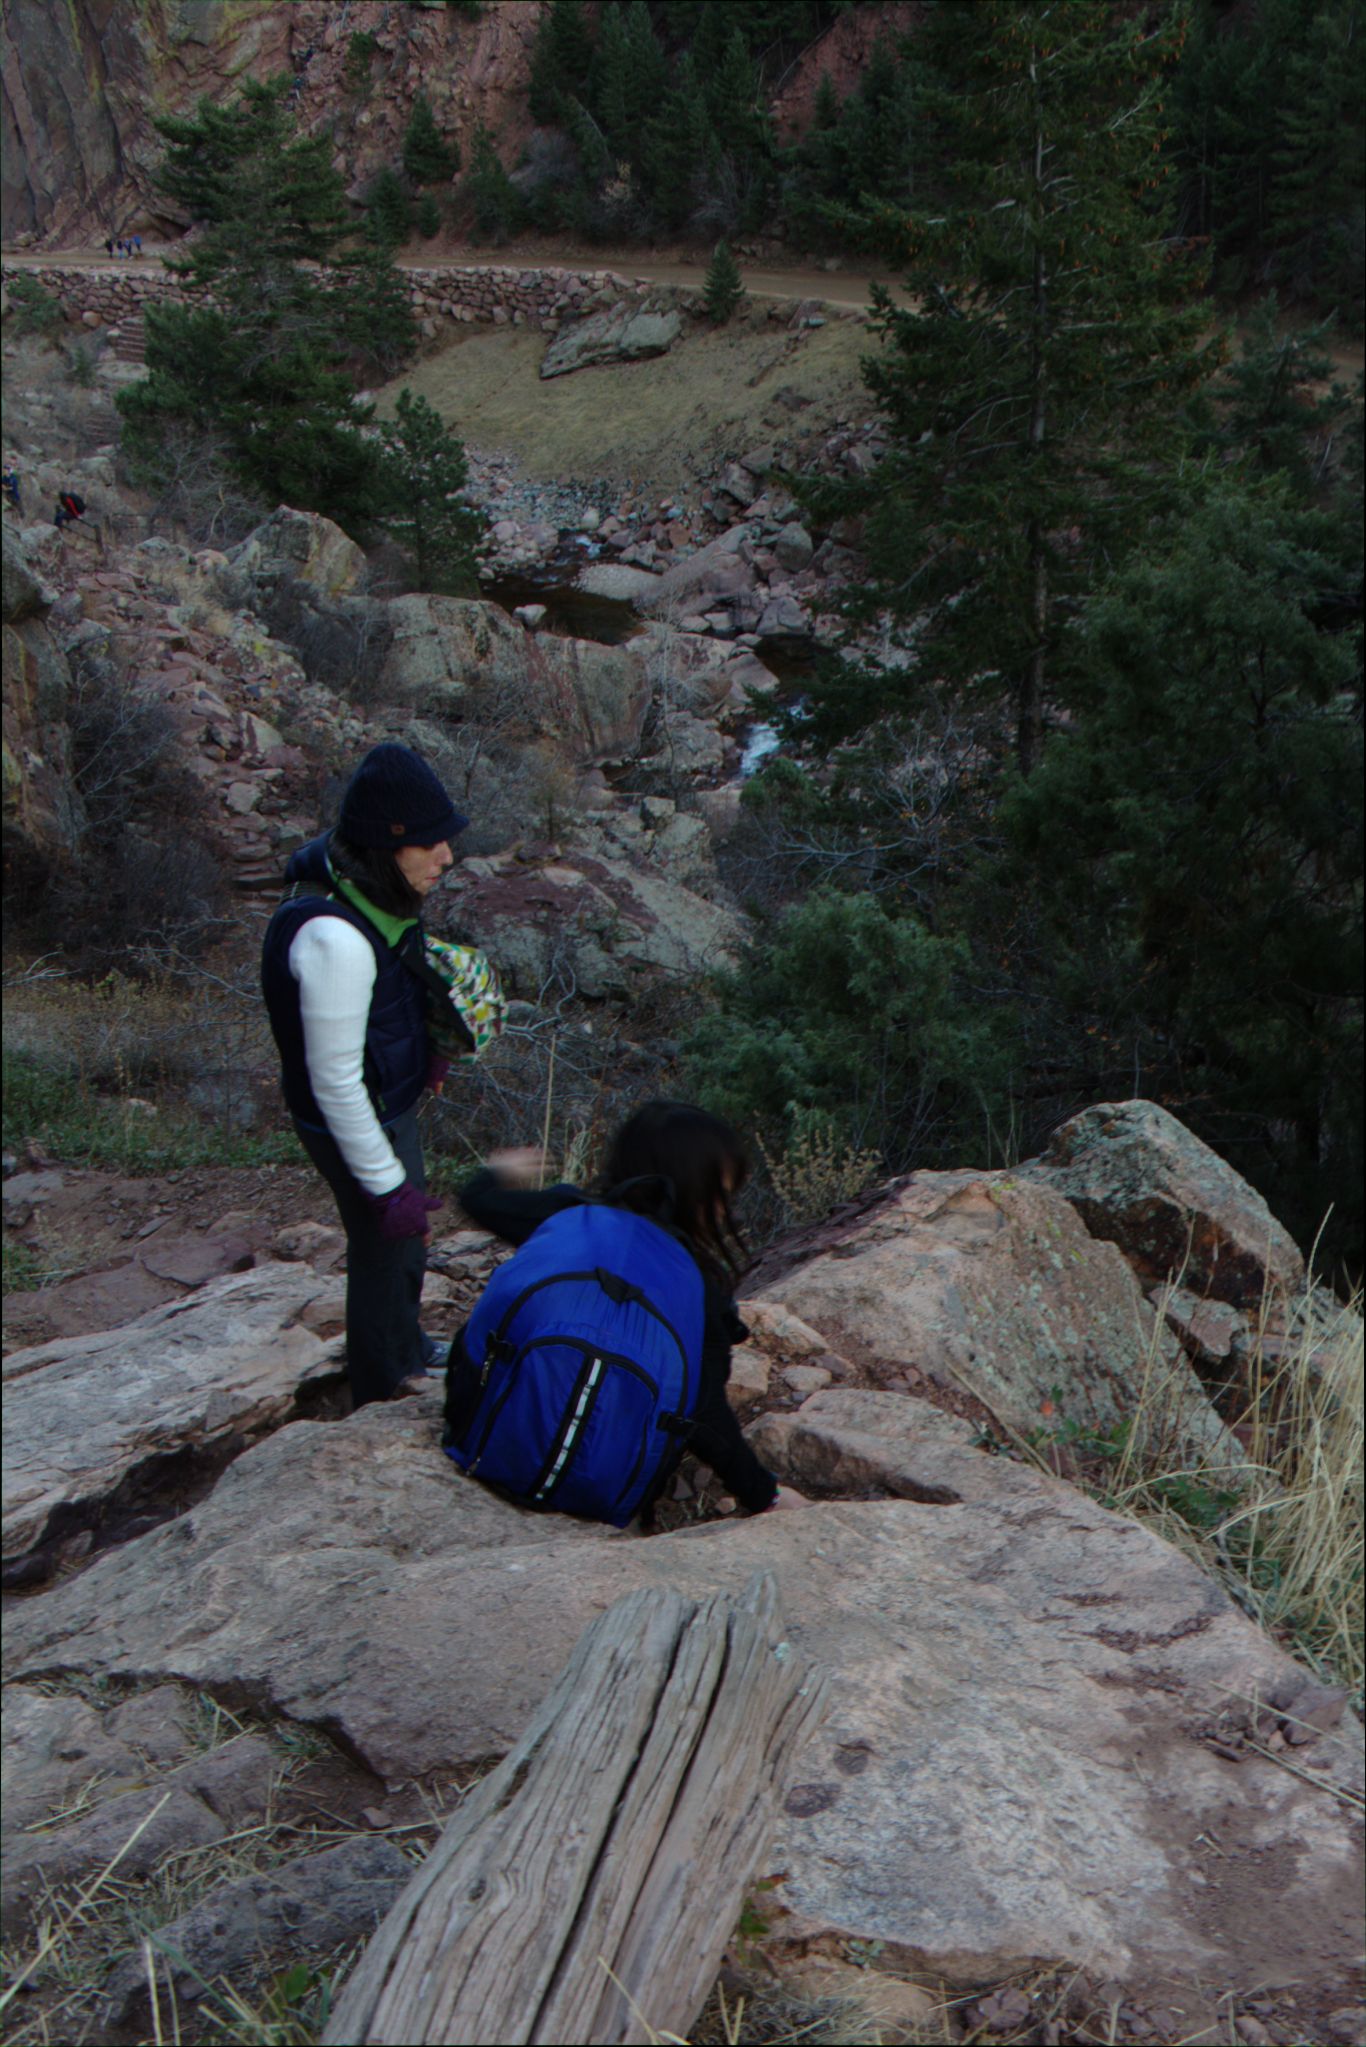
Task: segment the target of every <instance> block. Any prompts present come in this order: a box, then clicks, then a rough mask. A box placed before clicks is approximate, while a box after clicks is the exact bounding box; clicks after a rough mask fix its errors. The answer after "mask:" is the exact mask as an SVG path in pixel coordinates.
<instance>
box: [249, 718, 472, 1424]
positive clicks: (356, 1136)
mask: <svg viewBox="0 0 1366 2047" xmlns="http://www.w3.org/2000/svg"><path fill="white" fill-rule="evenodd" d="M467 822H468V819H466V818H463V817H461V816H460V815H459V813H458V812H457V810H456V808H455V806H454V804H453V803H452V802H451V800H450V797H449V796H448V795H447V794H446V791H445V790H444V789H443V788H442V786H441V783H440V782H439V780H438V779H437V777H436V775H435V774H433V772H432V770H431V769H430V768H429V767H428V766H427V763H426V762H425V761H424V760H423V759H422V758H421V757H420V755H418V754H416V753H413V752H412V751H411V750H410V749H409V748H408V747H406V746H397V745H393V744H386V745H384V746H377V747H374V748H373V749H372V750H371V751H370V752H369V753H368V754H367V755H366V756H365V759H364V760H363V761H362V762H361V764H360V766H359V767H358V768H357V769H356V772H355V774H354V775H353V776H352V778H351V781H350V783H349V784H348V785H347V789H346V793H345V795H344V796H343V798H342V805H341V813H340V816H339V818H338V821H337V827H336V830H335V831H333V832H331V833H324V834H323V835H322V836H321V837H320V838H317V839H313V840H311V841H310V843H309V844H308V845H306V846H301V847H300V848H299V850H298V851H297V852H296V853H295V854H294V855H293V856H292V857H291V859H290V862H289V865H288V867H287V868H286V870H285V879H286V881H287V882H289V883H290V884H292V886H291V888H290V890H289V893H288V895H287V896H286V897H285V899H284V901H283V902H282V903H281V905H280V907H279V908H278V909H277V910H276V912H275V914H274V916H273V917H272V918H271V920H270V924H269V927H268V928H267V931H266V936H265V942H264V946H263V949H262V958H261V985H262V990H263V992H264V995H265V1000H266V1008H267V1010H268V1012H269V1015H270V1027H271V1030H272V1032H273V1033H274V1036H275V1043H276V1045H277V1047H278V1048H279V1053H280V1063H281V1068H282V1075H281V1077H282V1082H283V1087H284V1097H285V1103H286V1106H287V1107H288V1109H289V1111H290V1114H291V1115H292V1117H293V1119H294V1127H295V1129H296V1130H297V1131H298V1133H299V1140H300V1142H301V1144H302V1145H303V1147H304V1150H305V1151H306V1152H307V1153H308V1156H309V1158H310V1159H311V1160H312V1161H313V1163H314V1165H315V1166H316V1167H317V1169H318V1171H319V1172H320V1173H321V1174H322V1176H323V1178H324V1180H326V1182H327V1184H328V1186H329V1187H330V1188H331V1190H332V1193H333V1195H334V1197H335V1199H336V1203H337V1208H338V1211H339V1213H340V1216H341V1221H342V1226H343V1228H344V1229H345V1231H346V1259H347V1262H346V1365H347V1372H348V1375H349V1377H350V1381H351V1393H352V1399H353V1404H354V1405H355V1406H356V1407H363V1406H364V1405H365V1404H366V1402H368V1401H372V1400H387V1399H394V1398H397V1397H399V1396H400V1395H402V1394H405V1393H411V1392H417V1391H420V1390H421V1381H422V1378H423V1375H424V1374H425V1373H426V1372H427V1370H428V1369H429V1366H430V1365H431V1363H432V1362H433V1361H434V1359H435V1358H436V1357H438V1356H440V1354H441V1346H439V1345H437V1344H436V1343H435V1342H434V1340H433V1339H431V1338H428V1337H426V1336H424V1335H423V1332H422V1330H421V1328H420V1327H419V1325H418V1304H419V1301H420V1299H421V1295H422V1281H423V1275H424V1274H425V1271H426V1266H427V1244H428V1241H429V1240H430V1236H431V1225H430V1220H429V1216H430V1212H431V1210H433V1209H435V1208H439V1207H440V1205H441V1204H440V1202H439V1201H434V1200H432V1199H430V1198H429V1197H428V1195H427V1192H426V1175H425V1171H424V1168H423V1162H422V1144H421V1139H420V1137H419V1134H418V1127H417V1104H418V1099H419V1097H420V1096H421V1094H422V1091H423V1089H424V1087H429V1086H430V1087H432V1088H435V1089H436V1090H438V1091H439V1089H440V1087H441V1084H442V1082H443V1080H444V1079H445V1076H446V1072H447V1067H448V1062H447V1061H446V1060H444V1059H441V1058H439V1057H437V1056H436V1055H435V1054H434V1053H433V1052H432V1050H431V1047H430V1045H429V1043H428V1038H427V1024H426V990H425V987H424V984H423V983H422V981H421V980H420V979H419V977H418V973H417V972H416V971H415V966H416V963H417V962H418V961H420V959H421V952H422V925H421V919H420V912H421V909H422V903H423V899H424V897H426V896H427V895H428V894H429V893H430V891H431V890H432V889H433V888H434V887H435V885H436V883H437V882H438V881H439V880H440V878H441V876H442V874H443V873H444V872H445V871H446V869H447V868H448V867H449V866H450V865H451V863H452V861H453V859H454V857H455V856H454V854H453V853H452V851H451V843H450V842H451V840H452V839H454V838H455V837H456V836H457V834H458V833H460V832H462V831H463V830H464V828H465V825H466V824H467Z"/></svg>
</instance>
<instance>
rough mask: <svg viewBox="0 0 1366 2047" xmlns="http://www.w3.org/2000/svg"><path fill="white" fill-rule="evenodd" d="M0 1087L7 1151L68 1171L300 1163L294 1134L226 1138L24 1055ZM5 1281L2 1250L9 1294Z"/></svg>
mask: <svg viewBox="0 0 1366 2047" xmlns="http://www.w3.org/2000/svg"><path fill="white" fill-rule="evenodd" d="M4 1086H5V1109H4V1142H5V1144H6V1146H7V1147H15V1148H19V1147H22V1146H23V1145H25V1144H29V1143H32V1144H37V1145H38V1146H40V1147H41V1148H42V1150H43V1151H44V1152H47V1153H49V1154H50V1155H51V1156H52V1157H53V1158H54V1159H58V1160H60V1161H62V1162H63V1163H65V1164H68V1165H82V1166H108V1167H112V1168H113V1169H115V1170H116V1171H118V1172H122V1173H127V1174H129V1175H130V1176H132V1177H134V1178H136V1177H138V1176H139V1175H144V1174H150V1173H162V1172H167V1171H172V1170H175V1169H178V1168H181V1167H185V1166H263V1165H297V1164H298V1163H299V1161H300V1160H301V1159H302V1158H303V1152H302V1151H301V1149H300V1147H299V1144H298V1142H297V1140H296V1139H295V1137H294V1135H293V1133H292V1131H290V1132H286V1131H269V1132H265V1133H257V1132H251V1131H241V1130H237V1131H234V1130H225V1129H224V1128H223V1127H222V1125H221V1124H220V1123H217V1122H212V1121H209V1120H208V1119H206V1118H205V1117H203V1116H200V1115H196V1114H195V1113H194V1111H193V1110H190V1109H176V1108H166V1107H163V1106H161V1105H159V1104H157V1103H155V1102H151V1101H148V1100H147V1099H146V1098H145V1097H143V1096H139V1095H135V1094H128V1095H122V1096H119V1095H106V1094H103V1093H101V1092H100V1091H99V1090H97V1089H96V1088H94V1087H92V1086H91V1085H90V1083H88V1082H87V1081H84V1080H82V1078H81V1077H80V1075H79V1074H73V1073H71V1072H70V1071H69V1070H67V1071H63V1070H61V1069H58V1068H54V1067H52V1066H48V1065H45V1064H43V1062H42V1061H40V1060H39V1059H37V1058H35V1057H34V1056H33V1055H32V1054H30V1053H14V1054H10V1055H8V1056H7V1057H6V1059H5V1062H4ZM30 1257H31V1258H35V1259H36V1254H30ZM38 1263H39V1264H40V1263H41V1261H38ZM9 1273H10V1267H9V1251H8V1249H7V1250H6V1276H5V1288H6V1291H7V1292H8V1291H9V1289H10V1284H11V1282H10V1276H9ZM16 1273H17V1275H18V1276H17V1283H18V1284H19V1285H20V1286H24V1285H27V1286H41V1285H42V1284H43V1283H44V1282H43V1275H42V1273H41V1272H40V1271H39V1270H38V1269H37V1266H36V1265H33V1264H30V1263H28V1262H22V1261H21V1264H20V1265H19V1266H18V1267H16ZM49 1276H50V1275H49Z"/></svg>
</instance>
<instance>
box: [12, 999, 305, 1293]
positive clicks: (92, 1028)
mask: <svg viewBox="0 0 1366 2047" xmlns="http://www.w3.org/2000/svg"><path fill="white" fill-rule="evenodd" d="M274 1072H275V1066H274V1060H273V1053H272V1049H271V1047H270V1043H269V1037H268V1033H267V1030H266V1025H265V1019H264V1014H263V1012H262V1008H261V1002H260V996H259V993H258V992H257V990H256V988H255V985H254V974H250V975H249V974H248V973H247V972H246V971H245V970H242V971H241V972H240V973H238V974H237V975H235V976H226V975H218V974H212V973H209V972H207V971H204V970H194V971H191V972H188V973H185V974H178V973H175V972H172V971H167V972H164V973H162V974H161V975H159V976H153V977H150V978H147V979H138V978H134V977H132V976H128V975H122V974H107V975H105V976H104V977H103V978H102V979H101V980H98V981H94V982H91V981H81V980H78V979H76V978H75V977H74V976H72V975H69V974H66V973H63V972H60V971H54V970H51V969H45V967H44V965H43V963H42V962H38V963H36V964H35V965H34V966H30V967H28V968H26V969H23V970H17V971H15V972H13V973H10V974H7V975H6V978H5V1016H4V1144H5V1147H6V1149H7V1150H12V1151H15V1152H18V1153H21V1152H22V1151H23V1149H24V1147H25V1146H27V1145H36V1146H37V1147H39V1148H40V1149H41V1150H42V1151H43V1152H45V1153H48V1154H50V1155H51V1156H52V1157H53V1158H55V1159H57V1160H59V1161H61V1162H62V1163H64V1164H69V1165H87V1166H104V1167H109V1168H112V1169H114V1170H116V1171H118V1172H122V1173H126V1174H129V1175H130V1176H133V1177H138V1176H140V1175H145V1174H150V1173H159V1172H165V1171H168V1170H174V1169H177V1168H182V1167H186V1166H203V1165H218V1166H259V1165H279V1164H295V1163H297V1162H298V1161H299V1159H300V1158H301V1157H302V1153H301V1152H300V1149H299V1146H298V1143H297V1141H296V1139H295V1137H294V1135H293V1132H292V1131H290V1130H288V1129H282V1128H281V1127H280V1122H281V1119H280V1118H279V1116H278V1115H272V1116H271V1117H270V1119H269V1120H268V1121H267V1120H266V1119H264V1118H260V1114H259V1112H260V1109H261V1105H262V1103H263V1101H265V1100H266V1098H267V1096H268V1094H269V1090H270V1087H271V1083H272V1082H273V1077H274ZM272 1107H273V1104H272ZM258 1119H259V1124H260V1127H258ZM46 1276H47V1277H49V1278H50V1277H51V1276H52V1275H50V1274H49V1275H46ZM43 1282H44V1273H43V1271H42V1269H41V1261H40V1260H39V1258H38V1256H37V1254H33V1253H30V1254H28V1256H24V1255H22V1254H21V1255H20V1256H19V1257H18V1258H17V1260H15V1261H13V1262H12V1261H11V1259H10V1252H9V1249H8V1248H7V1251H6V1276H5V1285H6V1290H7V1291H8V1290H9V1289H10V1287H11V1285H16V1286H21V1287H22V1286H29V1287H31V1286H35V1285H41V1284H43Z"/></svg>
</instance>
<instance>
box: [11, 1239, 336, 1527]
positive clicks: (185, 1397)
mask: <svg viewBox="0 0 1366 2047" xmlns="http://www.w3.org/2000/svg"><path fill="white" fill-rule="evenodd" d="M339 1300H340V1287H339V1285H338V1283H337V1282H336V1281H335V1280H330V1279H320V1278H319V1276H318V1275H317V1274H316V1273H314V1272H313V1271H312V1270H311V1268H309V1267H307V1266H299V1265H265V1266H261V1267H258V1268H257V1269H256V1270H254V1271H251V1272H245V1273H239V1274H234V1275H233V1276H232V1277H230V1278H227V1279H221V1280H218V1281H215V1282H214V1283H213V1284H211V1285H209V1286H206V1287H204V1288H201V1289H200V1290H199V1291H198V1292H197V1293H195V1294H192V1295H190V1296H189V1297H188V1298H187V1299H185V1300H184V1301H176V1302H172V1303H170V1304H169V1305H168V1306H166V1307H162V1308H155V1309H153V1310H152V1312H151V1313H150V1314H148V1315H144V1316H142V1317H140V1318H139V1319H138V1320H137V1321H134V1322H130V1323H128V1324H127V1325H126V1326H125V1327H123V1328H121V1329H113V1330H109V1331H106V1332H105V1333H104V1334H103V1335H99V1336H84V1337H75V1338H68V1339H61V1340H58V1341H57V1342H54V1343H45V1344H40V1345H38V1346H37V1347H36V1348H34V1349H31V1350H17V1351H12V1352H11V1353H10V1355H9V1356H8V1357H7V1358H6V1359H5V1364H4V1386H5V1401H4V1440H5V1454H4V1556H5V1562H6V1565H7V1566H10V1565H13V1564H14V1563H16V1562H17V1561H19V1560H21V1559H23V1558H25V1557H28V1556H30V1555H31V1554H32V1553H33V1552H34V1551H35V1550H38V1549H39V1548H40V1546H41V1545H43V1544H44V1543H46V1542H48V1541H50V1540H52V1539H53V1538H55V1537H61V1536H70V1535H72V1534H74V1533H75V1532H76V1531H77V1530H79V1529H81V1528H86V1527H90V1526H91V1525H93V1524H97V1523H98V1522H99V1520H100V1519H101V1517H102V1516H103V1515H104V1514H105V1512H106V1511H107V1510H108V1508H109V1506H110V1503H111V1502H112V1501H113V1500H114V1499H115V1498H116V1497H117V1496H119V1495H120V1494H123V1495H124V1496H125V1497H126V1496H127V1495H128V1494H129V1493H130V1492H131V1491H132V1489H133V1487H134V1483H135V1481H137V1480H138V1478H139V1477H140V1476H145V1475H146V1474H148V1473H150V1472H151V1471H153V1470H154V1469H155V1468H156V1466H157V1465H158V1464H160V1463H162V1462H165V1461H167V1460H170V1459H173V1458H181V1459H183V1460H185V1461H186V1462H187V1463H188V1462H189V1461H191V1459H192V1457H196V1458H198V1459H200V1460H203V1461H205V1462H207V1463H209V1464H210V1465H212V1463H213V1461H214V1460H215V1459H216V1460H217V1461H218V1462H219V1463H221V1462H222V1461H223V1459H224V1458H225V1457H226V1456H228V1455H230V1454H231V1453H232V1452H233V1451H234V1450H236V1449H238V1448H240V1447H241V1445H242V1444H243V1443H246V1442H250V1441H251V1440H252V1439H253V1438H254V1437H256V1436H259V1435H261V1434H262V1433H263V1432H264V1431H266V1430H267V1429H270V1428H274V1427H276V1426H278V1424H279V1423H280V1421H281V1420H283V1419H284V1418H285V1417H286V1416H288V1415H291V1414H294V1413H297V1412H298V1402H299V1398H300V1395H301V1394H303V1393H304V1392H305V1391H313V1392H315V1393H316V1392H321V1391H322V1390H323V1389H324V1388H325V1387H326V1385H327V1384H328V1383H331V1384H332V1385H333V1386H336V1385H338V1384H339V1382H340V1378H341V1373H342V1366H341V1362H340V1357H339V1348H340V1346H339V1343H338V1341H337V1340H336V1339H329V1340H324V1339H323V1338H321V1337H319V1336H316V1335H315V1334H314V1333H313V1330H312V1329H311V1328H309V1327H308V1326H307V1325H308V1320H309V1319H310V1311H311V1317H312V1319H313V1320H315V1321H316V1320H319V1319H320V1318H321V1316H322V1315H323V1314H324V1313H325V1312H326V1308H327V1304H328V1303H329V1301H330V1302H339Z"/></svg>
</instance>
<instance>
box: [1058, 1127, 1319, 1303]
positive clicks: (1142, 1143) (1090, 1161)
mask: <svg viewBox="0 0 1366 2047" xmlns="http://www.w3.org/2000/svg"><path fill="white" fill-rule="evenodd" d="M1024 1170H1025V1171H1026V1172H1028V1173H1030V1174H1031V1175H1032V1176H1034V1177H1037V1178H1038V1179H1040V1180H1041V1181H1043V1182H1044V1183H1045V1184H1047V1185H1049V1186H1052V1187H1055V1188H1056V1189H1057V1190H1058V1192H1059V1193H1061V1194H1065V1195H1066V1196H1067V1199H1068V1200H1069V1201H1070V1202H1072V1203H1073V1205H1074V1206H1075V1208H1076V1210H1077V1213H1078V1214H1079V1215H1080V1216H1081V1218H1082V1220H1083V1221H1084V1222H1085V1224H1086V1227H1087V1229H1088V1230H1090V1232H1091V1234H1092V1236H1094V1237H1101V1238H1104V1239H1106V1240H1107V1241H1108V1242H1110V1243H1112V1244H1118V1245H1119V1248H1120V1249H1121V1251H1123V1253H1124V1255H1125V1257H1126V1258H1127V1259H1128V1260H1129V1261H1130V1263H1131V1264H1132V1265H1133V1266H1134V1268H1135V1270H1136V1271H1137V1272H1139V1273H1140V1274H1141V1275H1142V1276H1143V1277H1144V1278H1145V1279H1148V1280H1162V1279H1166V1278H1167V1277H1168V1275H1169V1274H1170V1275H1173V1276H1175V1275H1176V1274H1178V1273H1179V1274H1181V1276H1182V1284H1183V1285H1184V1286H1185V1287H1186V1288H1188V1289H1189V1290H1190V1291H1192V1292H1195V1293H1198V1294H1201V1295H1212V1296H1213V1297H1214V1298H1215V1299H1216V1300H1221V1301H1228V1302H1230V1303H1231V1304H1232V1305H1233V1306H1234V1307H1239V1308H1243V1307H1252V1306H1255V1304H1256V1303H1257V1302H1258V1301H1260V1299H1261V1297H1262V1294H1263V1291H1264V1290H1265V1288H1266V1286H1267V1284H1268V1282H1269V1283H1270V1284H1272V1285H1273V1286H1281V1287H1286V1288H1294V1287H1296V1286H1298V1285H1299V1284H1300V1282H1301V1281H1302V1280H1303V1278H1304V1260H1303V1258H1302V1257H1301V1256H1300V1253H1299V1251H1298V1250H1297V1249H1296V1246H1295V1244H1294V1242H1293V1241H1292V1239H1291V1237H1290V1234H1289V1232H1288V1231H1287V1230H1285V1229H1284V1228H1283V1227H1282V1226H1281V1224H1280V1223H1278V1222H1277V1221H1276V1218H1275V1217H1274V1216H1273V1215H1272V1213H1271V1211H1270V1209H1269V1208H1268V1207H1267V1205H1266V1203H1265V1202H1264V1201H1263V1199H1262V1197H1261V1195H1260V1194H1258V1193H1257V1192H1256V1191H1255V1189H1253V1188H1251V1187H1249V1186H1248V1184H1247V1182H1246V1180H1243V1179H1240V1178H1239V1176H1238V1174H1237V1173H1235V1172H1234V1170H1233V1168H1232V1166H1230V1165H1227V1164H1226V1163H1225V1161H1224V1160H1223V1159H1221V1158H1220V1157H1219V1156H1218V1154H1217V1153H1216V1152H1213V1151H1211V1150H1210V1148H1209V1146H1208V1145H1207V1144H1202V1143H1201V1141H1200V1139H1199V1138H1198V1137H1196V1136H1195V1135H1193V1133H1192V1132H1191V1131H1189V1130H1187V1129H1186V1127H1185V1125H1184V1124H1183V1123H1179V1122H1178V1121H1177V1119H1176V1117H1175V1116H1173V1115H1171V1114H1170V1113H1169V1111H1167V1110H1166V1109H1164V1108H1161V1107H1160V1106H1159V1105H1158V1103H1156V1102H1145V1101H1133V1102H1098V1103H1096V1105H1095V1106H1094V1107H1093V1108H1090V1109H1083V1110H1082V1112H1081V1114H1080V1115H1079V1116H1073V1117H1072V1118H1071V1120H1070V1122H1067V1123H1064V1124H1063V1125H1062V1126H1061V1128H1060V1129H1058V1130H1055V1131H1054V1133H1053V1137H1052V1140H1051V1141H1050V1143H1049V1146H1048V1149H1047V1150H1046V1151H1045V1152H1044V1154H1043V1156H1042V1157H1041V1158H1039V1159H1037V1160H1035V1161H1033V1162H1032V1164H1031V1165H1030V1166H1028V1167H1027V1168H1025V1169H1024Z"/></svg>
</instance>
